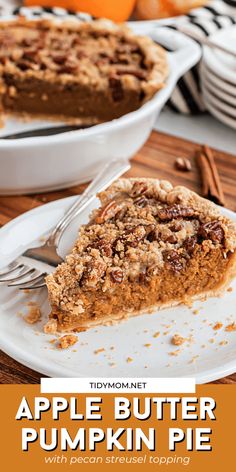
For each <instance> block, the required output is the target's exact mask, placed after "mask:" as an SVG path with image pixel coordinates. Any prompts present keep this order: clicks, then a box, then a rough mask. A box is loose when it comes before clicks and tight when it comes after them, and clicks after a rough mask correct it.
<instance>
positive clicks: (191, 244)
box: [183, 236, 197, 255]
mask: <svg viewBox="0 0 236 472" xmlns="http://www.w3.org/2000/svg"><path fill="white" fill-rule="evenodd" d="M196 244H197V236H191V237H189V238H186V239H185V241H184V242H183V247H184V249H185V250H186V252H187V253H188V254H189V255H191V254H192V253H193V252H194V249H195V247H196Z"/></svg>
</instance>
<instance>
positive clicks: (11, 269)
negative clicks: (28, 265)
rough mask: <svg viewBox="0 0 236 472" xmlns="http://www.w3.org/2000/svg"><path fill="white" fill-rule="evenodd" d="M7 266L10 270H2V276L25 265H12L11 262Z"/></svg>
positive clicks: (0, 275)
mask: <svg viewBox="0 0 236 472" xmlns="http://www.w3.org/2000/svg"><path fill="white" fill-rule="evenodd" d="M7 267H8V268H9V270H5V271H4V272H2V271H1V272H0V278H2V277H4V276H6V275H8V274H11V273H12V272H14V271H15V270H19V269H22V268H23V267H24V266H23V264H16V265H15V266H14V267H11V264H9V265H8V266H7Z"/></svg>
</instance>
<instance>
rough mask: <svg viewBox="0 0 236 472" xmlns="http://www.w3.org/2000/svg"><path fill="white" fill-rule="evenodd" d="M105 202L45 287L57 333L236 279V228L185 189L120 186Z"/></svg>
mask: <svg viewBox="0 0 236 472" xmlns="http://www.w3.org/2000/svg"><path fill="white" fill-rule="evenodd" d="M99 198H100V201H101V207H100V208H99V209H97V210H95V211H94V212H93V213H92V215H91V218H90V221H89V223H88V224H87V225H84V226H82V227H81V228H80V232H79V237H78V239H77V241H76V244H75V246H74V248H73V250H72V252H71V254H70V255H68V256H67V258H66V261H65V262H64V263H62V264H61V265H59V266H58V267H57V269H56V271H55V272H54V273H53V274H51V275H49V276H48V277H47V279H46V283H47V287H48V292H49V300H50V303H51V307H52V310H51V314H50V318H51V322H53V323H54V324H55V325H56V326H57V329H58V330H59V331H68V330H83V329H87V328H90V327H92V326H94V325H98V324H106V323H110V322H111V323H112V322H114V321H116V320H120V319H122V318H127V317H130V316H134V315H137V314H140V313H145V312H150V311H152V310H154V308H156V307H167V306H172V305H177V304H180V303H188V302H189V301H191V300H193V299H195V298H198V297H202V296H204V297H205V296H209V295H215V294H217V293H218V292H219V291H221V290H223V289H224V288H225V287H226V285H227V284H228V283H229V282H230V280H231V279H232V277H233V276H234V275H235V272H236V225H235V224H234V223H233V222H232V221H231V220H229V219H227V218H225V217H224V216H222V215H221V214H220V213H219V211H218V208H217V207H216V206H215V205H214V204H213V203H211V202H209V201H207V200H205V199H203V198H201V197H199V196H198V195H197V194H195V193H194V192H192V191H190V190H188V189H187V188H185V187H180V186H178V187H173V186H172V185H171V184H170V183H169V182H167V181H159V180H154V179H120V180H118V181H117V182H116V183H114V184H113V185H112V186H111V187H110V188H109V189H108V190H106V191H104V192H102V193H101V194H100V195H99Z"/></svg>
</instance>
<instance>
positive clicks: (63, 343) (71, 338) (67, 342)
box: [58, 334, 78, 349]
mask: <svg viewBox="0 0 236 472" xmlns="http://www.w3.org/2000/svg"><path fill="white" fill-rule="evenodd" d="M77 341H78V336H76V335H75V334H65V335H64V336H62V337H61V338H59V339H58V348H59V349H67V348H68V347H70V346H73V345H74V344H75V343H77Z"/></svg>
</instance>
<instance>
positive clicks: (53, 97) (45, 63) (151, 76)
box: [0, 18, 168, 124]
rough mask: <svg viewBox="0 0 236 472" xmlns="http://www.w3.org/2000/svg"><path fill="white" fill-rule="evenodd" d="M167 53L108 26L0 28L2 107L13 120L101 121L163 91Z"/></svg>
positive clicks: (39, 23)
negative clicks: (19, 118) (23, 115)
mask: <svg viewBox="0 0 236 472" xmlns="http://www.w3.org/2000/svg"><path fill="white" fill-rule="evenodd" d="M167 75H168V63H167V58H166V53H165V51H164V49H163V48H162V47H160V46H159V45H157V44H155V43H154V42H153V41H152V40H151V39H150V38H147V37H143V36H136V35H134V34H133V33H132V32H131V31H130V30H129V29H128V28H127V27H126V26H119V25H115V24H114V23H112V22H111V21H109V20H94V21H90V22H78V21H72V20H70V21H67V22H66V21H57V22H56V21H50V20H45V19H44V20H32V21H30V20H26V19H24V18H19V19H18V20H17V21H11V22H1V23H0V105H1V108H2V110H4V111H5V112H7V113H13V114H21V115H22V114H26V116H27V115H29V116H31V117H34V116H36V117H37V116H41V117H44V118H54V119H64V120H65V119H67V120H72V121H77V122H78V123H85V124H86V123H89V124H91V123H99V122H104V121H108V120H112V119H113V118H118V117H120V116H122V115H124V114H126V113H129V112H131V111H134V110H136V109H138V108H139V107H140V106H141V105H143V104H144V103H145V102H146V101H148V100H149V99H150V98H151V97H152V96H153V95H154V94H155V93H156V92H157V91H158V90H159V89H161V88H162V87H163V85H164V82H165V79H166V77H167Z"/></svg>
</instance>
